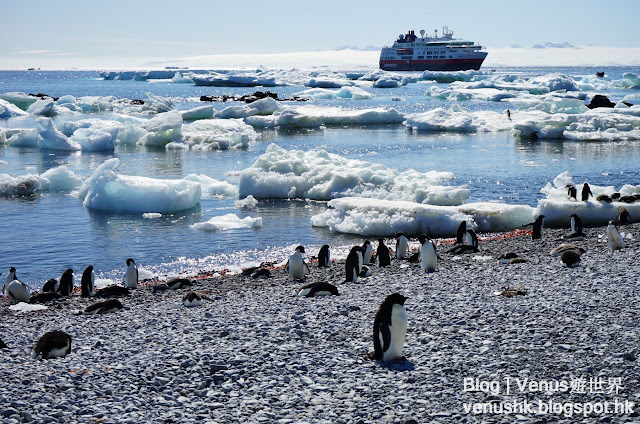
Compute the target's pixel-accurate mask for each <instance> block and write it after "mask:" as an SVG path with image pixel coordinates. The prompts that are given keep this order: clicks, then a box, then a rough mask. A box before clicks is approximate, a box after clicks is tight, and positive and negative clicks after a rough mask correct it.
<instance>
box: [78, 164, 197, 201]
mask: <svg viewBox="0 0 640 424" xmlns="http://www.w3.org/2000/svg"><path fill="white" fill-rule="evenodd" d="M119 164H120V160H119V159H117V158H114V159H109V160H107V161H106V162H105V163H103V164H102V165H100V166H99V167H98V168H97V169H96V171H95V172H94V173H93V175H92V176H91V177H90V178H88V179H87V180H86V181H85V183H84V184H83V186H82V187H81V188H80V190H79V192H78V195H79V196H80V197H82V194H84V193H86V196H85V197H84V201H83V205H84V206H85V207H86V208H90V209H100V210H107V211H114V212H141V213H147V212H150V213H151V212H152V213H170V212H177V211H182V210H186V209H191V208H192V207H194V206H196V205H197V204H198V203H199V202H200V196H201V188H200V184H198V183H195V182H193V181H188V180H168V179H166V180H165V179H157V178H149V177H137V176H129V175H120V174H117V173H116V172H115V169H116V168H117V167H118V165H119Z"/></svg>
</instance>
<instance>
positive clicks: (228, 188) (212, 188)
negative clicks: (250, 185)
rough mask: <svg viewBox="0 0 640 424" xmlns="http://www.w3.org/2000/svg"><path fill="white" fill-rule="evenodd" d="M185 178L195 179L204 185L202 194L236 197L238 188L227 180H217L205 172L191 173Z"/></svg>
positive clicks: (201, 185)
mask: <svg viewBox="0 0 640 424" xmlns="http://www.w3.org/2000/svg"><path fill="white" fill-rule="evenodd" d="M184 179H185V180H189V181H195V182H197V183H199V184H200V187H202V194H203V195H206V196H212V197H236V196H237V195H238V188H237V187H236V186H234V185H233V184H230V183H228V182H226V181H220V180H216V179H215V178H211V177H209V176H207V175H203V174H189V175H187V176H186V177H184Z"/></svg>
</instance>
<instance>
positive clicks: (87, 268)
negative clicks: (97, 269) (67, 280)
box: [84, 265, 93, 272]
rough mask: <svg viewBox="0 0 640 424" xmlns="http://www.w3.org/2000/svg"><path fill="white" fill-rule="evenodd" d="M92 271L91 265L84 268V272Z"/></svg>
mask: <svg viewBox="0 0 640 424" xmlns="http://www.w3.org/2000/svg"><path fill="white" fill-rule="evenodd" d="M91 271H93V265H89V266H88V267H86V268H85V270H84V272H91Z"/></svg>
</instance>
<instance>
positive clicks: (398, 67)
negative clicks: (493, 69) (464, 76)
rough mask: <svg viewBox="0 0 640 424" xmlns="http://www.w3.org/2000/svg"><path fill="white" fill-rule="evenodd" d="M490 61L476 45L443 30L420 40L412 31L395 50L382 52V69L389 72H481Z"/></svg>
mask: <svg viewBox="0 0 640 424" xmlns="http://www.w3.org/2000/svg"><path fill="white" fill-rule="evenodd" d="M486 57H487V52H486V51H485V49H484V48H483V47H482V46H480V45H478V44H475V43H474V42H473V41H465V40H454V39H453V31H449V29H448V28H447V27H444V28H442V36H440V37H438V30H436V31H435V34H434V36H433V37H428V36H426V37H425V33H424V30H421V31H420V37H418V36H416V35H415V34H414V31H409V32H407V34H405V35H400V36H399V37H398V39H397V40H396V41H395V42H394V43H393V46H391V47H383V48H382V51H381V52H380V69H384V70H385V71H466V70H467V69H475V70H478V69H480V66H481V65H482V62H483V61H484V59H485V58H486Z"/></svg>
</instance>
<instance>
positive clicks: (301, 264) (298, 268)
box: [284, 246, 309, 280]
mask: <svg viewBox="0 0 640 424" xmlns="http://www.w3.org/2000/svg"><path fill="white" fill-rule="evenodd" d="M303 253H305V252H304V246H298V247H296V251H295V252H294V253H293V255H291V256H289V260H288V261H287V265H286V266H285V267H284V271H285V272H286V273H287V274H289V277H291V278H292V279H293V280H302V279H304V276H305V274H306V272H308V271H309V265H307V264H306V262H305V261H304V258H303V257H302V254H303Z"/></svg>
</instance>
